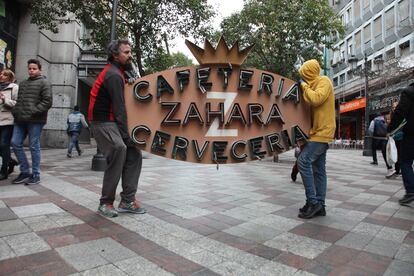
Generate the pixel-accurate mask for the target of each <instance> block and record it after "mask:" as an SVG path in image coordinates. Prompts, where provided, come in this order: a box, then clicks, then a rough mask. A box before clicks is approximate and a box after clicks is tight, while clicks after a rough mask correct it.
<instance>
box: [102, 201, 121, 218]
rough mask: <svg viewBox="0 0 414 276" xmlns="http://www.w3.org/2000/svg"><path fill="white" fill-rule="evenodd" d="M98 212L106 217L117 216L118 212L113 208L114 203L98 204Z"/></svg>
mask: <svg viewBox="0 0 414 276" xmlns="http://www.w3.org/2000/svg"><path fill="white" fill-rule="evenodd" d="M98 213H99V214H101V215H103V216H105V217H108V218H114V217H117V216H118V212H117V211H116V210H115V208H114V205H113V204H109V203H106V204H105V203H104V204H99V207H98Z"/></svg>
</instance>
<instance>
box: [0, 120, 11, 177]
mask: <svg viewBox="0 0 414 276" xmlns="http://www.w3.org/2000/svg"><path fill="white" fill-rule="evenodd" d="M12 134H13V125H7V126H0V152H1V158H2V164H1V170H0V171H1V173H3V174H5V175H7V168H8V166H9V162H10V141H11V138H12Z"/></svg>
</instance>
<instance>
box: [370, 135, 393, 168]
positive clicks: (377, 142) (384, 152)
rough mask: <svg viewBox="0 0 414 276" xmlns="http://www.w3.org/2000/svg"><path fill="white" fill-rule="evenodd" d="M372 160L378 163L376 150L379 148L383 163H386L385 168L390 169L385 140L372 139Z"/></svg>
mask: <svg viewBox="0 0 414 276" xmlns="http://www.w3.org/2000/svg"><path fill="white" fill-rule="evenodd" d="M371 149H372V161H374V162H375V163H378V159H377V150H378V149H380V150H381V153H382V157H383V158H384V161H385V165H387V169H391V168H392V167H391V166H390V165H388V162H387V140H382V139H375V138H373V139H372V148H371Z"/></svg>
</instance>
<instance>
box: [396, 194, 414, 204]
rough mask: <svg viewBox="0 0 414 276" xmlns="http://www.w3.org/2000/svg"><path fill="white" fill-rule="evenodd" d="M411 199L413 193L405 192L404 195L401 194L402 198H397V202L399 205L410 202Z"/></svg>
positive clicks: (412, 198) (413, 199)
mask: <svg viewBox="0 0 414 276" xmlns="http://www.w3.org/2000/svg"><path fill="white" fill-rule="evenodd" d="M413 201H414V194H406V195H405V196H403V198H401V199H400V200H398V202H399V203H400V204H401V205H404V204H410V203H411V202H413Z"/></svg>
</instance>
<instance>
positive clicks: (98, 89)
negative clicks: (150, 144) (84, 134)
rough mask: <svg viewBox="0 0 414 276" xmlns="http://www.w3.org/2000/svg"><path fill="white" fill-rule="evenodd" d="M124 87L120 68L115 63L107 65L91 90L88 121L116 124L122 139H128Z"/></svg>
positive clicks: (122, 72)
mask: <svg viewBox="0 0 414 276" xmlns="http://www.w3.org/2000/svg"><path fill="white" fill-rule="evenodd" d="M124 87H125V79H124V69H123V68H122V66H121V65H120V64H119V63H117V62H112V63H109V64H107V65H106V66H105V68H104V69H103V71H102V72H101V73H100V74H99V76H98V78H97V79H96V80H95V83H94V84H93V87H92V89H91V94H90V99H89V110H88V120H89V121H91V122H116V123H117V125H118V129H119V132H120V134H121V136H122V138H128V137H129V135H128V126H127V115H126V110H125V98H124Z"/></svg>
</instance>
